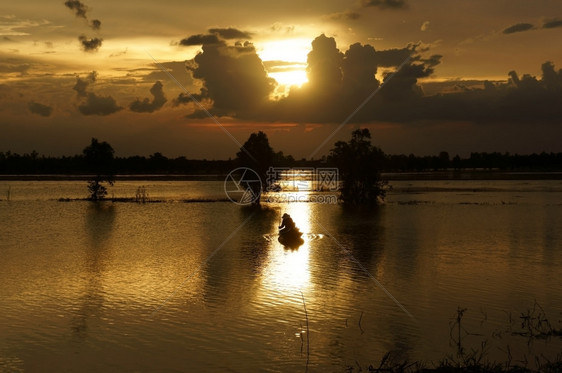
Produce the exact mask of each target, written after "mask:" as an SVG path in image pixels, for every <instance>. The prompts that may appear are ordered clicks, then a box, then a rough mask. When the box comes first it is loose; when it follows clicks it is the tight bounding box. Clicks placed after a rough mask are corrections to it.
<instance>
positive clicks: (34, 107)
mask: <svg viewBox="0 0 562 373" xmlns="http://www.w3.org/2000/svg"><path fill="white" fill-rule="evenodd" d="M27 107H28V108H29V111H30V112H32V113H33V114H38V115H41V116H42V117H48V116H50V115H51V113H52V112H53V108H52V107H50V106H47V105H43V104H40V103H39V102H35V101H31V102H29V104H28V106H27Z"/></svg>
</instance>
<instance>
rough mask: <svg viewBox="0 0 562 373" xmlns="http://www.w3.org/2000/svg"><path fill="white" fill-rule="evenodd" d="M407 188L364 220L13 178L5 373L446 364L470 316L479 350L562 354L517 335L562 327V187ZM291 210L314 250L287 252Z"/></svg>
mask: <svg viewBox="0 0 562 373" xmlns="http://www.w3.org/2000/svg"><path fill="white" fill-rule="evenodd" d="M391 184H392V185H393V190H392V191H391V192H390V193H389V194H388V196H387V200H386V203H385V204H384V205H381V206H379V207H378V208H377V209H375V210H371V211H357V210H348V209H345V208H343V207H342V206H341V205H337V204H330V203H310V202H299V203H266V204H264V206H263V207H262V208H261V209H259V210H256V209H251V208H247V207H242V206H238V205H236V204H234V203H230V202H204V203H203V202H191V203H184V202H181V201H183V200H186V199H187V200H189V199H210V200H212V199H224V198H225V195H224V191H223V183H222V182H213V181H205V182H199V181H146V182H142V181H126V182H125V181H124V182H120V181H118V182H117V183H116V185H115V187H113V188H110V191H109V196H111V195H113V196H115V197H134V196H135V193H136V191H137V188H138V187H139V186H144V187H145V189H146V191H147V192H148V194H149V198H152V199H158V200H161V201H164V202H161V203H146V204H141V203H126V202H115V203H111V202H104V203H101V204H93V203H90V202H87V201H71V202H59V201H58V199H59V198H83V197H85V196H86V185H85V182H83V181H0V199H1V200H0V223H1V224H0V371H15V372H18V371H45V370H49V371H75V372H84V371H92V372H98V371H115V372H123V371H125V372H128V371H198V372H218V371H229V372H257V371H270V372H299V371H302V372H304V371H306V370H308V371H311V372H313V371H326V372H332V371H333V372H345V371H347V370H346V369H347V368H348V367H354V369H358V365H359V366H361V367H362V368H363V370H367V367H368V366H369V364H373V365H374V366H378V364H379V362H380V360H381V358H382V357H383V356H384V355H385V354H386V353H387V352H389V351H391V352H392V356H394V357H395V358H396V359H397V360H400V361H404V360H409V361H416V360H418V361H425V362H430V361H434V362H437V361H439V360H441V359H442V358H444V357H445V356H446V355H452V356H455V354H456V352H457V349H458V347H459V346H458V332H457V329H456V328H457V325H456V324H455V319H456V316H457V309H458V308H459V307H460V308H462V309H466V311H465V312H464V317H463V319H462V332H461V340H462V341H461V343H462V346H463V347H464V348H465V349H466V350H469V349H470V348H480V347H481V343H482V342H483V341H486V342H487V346H488V347H487V349H486V355H487V357H488V358H489V359H490V360H496V361H506V360H507V354H508V349H507V346H509V354H511V355H512V356H513V360H514V361H519V360H523V359H524V358H525V357H526V358H528V359H529V361H531V360H532V359H534V356H536V355H540V354H541V353H542V354H544V356H547V357H549V356H550V357H555V356H556V354H557V353H558V352H559V351H560V350H561V348H562V343H561V339H560V338H559V337H558V338H551V339H533V340H529V338H527V337H525V336H521V335H518V334H517V333H515V334H514V333H513V332H520V331H521V320H522V319H521V318H520V316H521V313H527V312H530V313H529V315H531V316H532V317H535V316H537V315H539V314H541V315H542V313H541V312H543V311H544V314H546V316H547V317H548V320H549V322H550V324H551V326H552V327H553V328H558V329H560V328H562V321H561V320H562V281H561V280H560V279H561V278H562V225H561V223H560V222H561V221H562V181H560V180H549V181H536V180H533V181H515V180H503V181H394V182H391ZM8 199H9V200H8ZM285 212H286V213H289V214H290V215H291V216H292V217H293V219H294V220H295V222H296V224H297V226H298V227H299V228H300V229H301V231H303V232H305V233H306V234H305V237H306V239H305V242H304V244H303V245H302V246H300V247H299V248H298V249H288V248H285V247H284V246H282V245H281V244H280V243H279V242H278V241H277V240H276V236H275V234H276V232H277V226H278V224H279V222H280V218H281V215H282V214H283V213H285ZM535 304H538V305H540V307H541V308H538V306H535ZM305 306H306V312H305ZM533 307H535V309H534V311H533ZM532 317H531V319H532ZM510 320H511V322H510ZM307 332H308V333H307ZM307 345H308V346H307Z"/></svg>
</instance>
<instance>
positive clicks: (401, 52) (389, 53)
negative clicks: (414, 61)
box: [375, 48, 413, 67]
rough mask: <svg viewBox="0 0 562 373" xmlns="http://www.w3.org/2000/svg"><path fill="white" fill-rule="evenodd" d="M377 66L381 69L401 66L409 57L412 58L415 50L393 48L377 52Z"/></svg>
mask: <svg viewBox="0 0 562 373" xmlns="http://www.w3.org/2000/svg"><path fill="white" fill-rule="evenodd" d="M375 53H376V57H377V59H376V64H377V66H380V67H393V66H399V65H400V64H402V62H404V61H405V60H406V59H407V58H408V57H411V56H412V53H413V50H412V49H410V48H400V49H398V48H393V49H386V50H382V51H376V52H375Z"/></svg>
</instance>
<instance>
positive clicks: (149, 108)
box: [129, 81, 168, 113]
mask: <svg viewBox="0 0 562 373" xmlns="http://www.w3.org/2000/svg"><path fill="white" fill-rule="evenodd" d="M150 93H151V94H152V96H153V99H152V101H150V100H149V99H148V98H145V99H143V100H142V101H141V100H139V99H136V100H135V101H133V102H132V103H131V105H129V109H130V110H131V111H134V112H137V113H152V112H154V111H156V110H158V109H160V108H161V107H162V106H164V104H165V103H166V101H168V100H167V99H166V96H165V95H164V90H163V89H162V83H161V82H160V81H157V82H156V83H154V85H153V86H152V88H150Z"/></svg>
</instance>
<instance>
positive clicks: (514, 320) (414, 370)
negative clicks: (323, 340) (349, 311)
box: [347, 301, 562, 373]
mask: <svg viewBox="0 0 562 373" xmlns="http://www.w3.org/2000/svg"><path fill="white" fill-rule="evenodd" d="M466 312H467V309H466V308H460V307H459V308H458V309H457V311H456V313H455V315H454V316H453V317H452V319H451V321H450V322H449V328H450V334H449V335H450V341H449V344H450V345H451V346H452V347H453V348H454V350H455V352H453V353H450V354H448V355H447V356H445V357H444V358H443V359H441V360H440V361H438V362H437V363H426V362H419V361H417V362H409V361H407V360H403V359H401V358H400V356H399V355H398V354H393V353H391V352H388V353H386V354H385V355H384V356H383V357H382V358H381V359H380V361H379V362H377V363H376V364H371V365H369V366H368V367H367V368H363V367H362V366H361V365H360V364H359V363H357V362H356V365H355V366H348V367H347V371H348V372H380V373H382V372H390V373H399V372H400V373H402V372H410V373H421V372H423V373H433V372H437V373H441V372H443V373H446V372H475V373H476V372H482V373H488V372H490V373H503V372H508V373H531V372H533V373H534V372H537V373H554V372H562V351H560V352H559V353H558V355H556V356H554V357H552V356H550V357H548V356H545V355H544V354H542V353H540V354H539V355H535V356H526V355H524V358H523V359H521V357H515V356H514V355H513V354H512V351H511V349H510V347H509V344H507V345H506V347H505V350H503V349H502V351H504V353H505V356H506V359H505V360H504V361H501V362H498V361H491V360H490V359H489V357H488V355H489V352H490V347H489V344H488V342H489V341H488V340H487V339H485V338H484V336H482V335H481V334H477V333H476V334H474V333H471V332H470V331H468V330H467V329H466V327H465V325H464V323H463V317H464V316H465V313H466ZM484 321H485V320H483V322H484ZM558 324H560V320H558ZM492 335H493V338H495V339H498V340H502V338H503V337H504V336H512V337H516V338H521V339H522V341H524V342H525V343H526V344H527V346H530V345H532V344H533V343H534V342H535V341H544V342H547V343H549V342H552V343H558V344H560V342H561V339H562V329H561V328H557V327H555V326H553V322H551V321H550V320H549V319H548V317H547V315H546V313H545V311H544V309H543V308H542V307H541V306H540V304H538V303H537V302H536V301H535V304H534V305H533V307H532V308H529V309H527V310H526V311H525V312H520V313H519V315H511V314H509V321H508V324H507V325H506V326H505V327H504V328H502V329H501V330H494V332H493V333H492ZM469 336H472V337H478V338H481V340H480V341H479V342H480V343H479V344H478V345H477V346H476V347H474V346H473V345H472V346H470V347H468V346H466V342H465V340H466V339H467V337H469Z"/></svg>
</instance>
